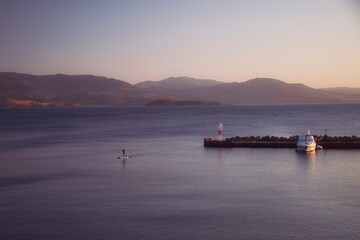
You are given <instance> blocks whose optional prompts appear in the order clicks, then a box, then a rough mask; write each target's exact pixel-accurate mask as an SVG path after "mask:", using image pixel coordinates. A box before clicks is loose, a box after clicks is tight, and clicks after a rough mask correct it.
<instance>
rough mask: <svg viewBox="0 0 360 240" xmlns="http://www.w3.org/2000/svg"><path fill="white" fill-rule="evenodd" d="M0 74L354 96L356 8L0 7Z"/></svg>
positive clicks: (325, 3)
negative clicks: (270, 85)
mask: <svg viewBox="0 0 360 240" xmlns="http://www.w3.org/2000/svg"><path fill="white" fill-rule="evenodd" d="M0 71H3V72H4V71H6V72H8V71H13V72H22V73H30V74H37V75H43V74H56V73H63V74H93V75H100V76H106V77H111V78H116V79H121V80H124V81H127V82H129V83H137V82H141V81H145V80H161V79H164V78H167V77H170V76H188V77H194V78H200V79H215V80H218V81H224V82H243V81H246V80H249V79H252V78H255V77H270V78H276V79H280V80H283V81H285V82H288V83H303V84H306V85H308V86H311V87H315V88H322V87H360V1H359V0H302V1H291V0H248V1H245V0H244V1H241V0H238V1H235V0H142V1H141V0H127V1H126V0H123V1H121V0H117V1H111V0H107V1H101V0H98V1H92V0H60V1H57V0H22V1H19V0H0Z"/></svg>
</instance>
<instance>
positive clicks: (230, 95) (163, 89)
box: [0, 72, 360, 107]
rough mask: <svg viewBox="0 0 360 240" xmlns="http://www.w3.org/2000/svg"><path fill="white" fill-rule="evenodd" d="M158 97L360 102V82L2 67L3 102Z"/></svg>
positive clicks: (118, 101)
mask: <svg viewBox="0 0 360 240" xmlns="http://www.w3.org/2000/svg"><path fill="white" fill-rule="evenodd" d="M157 99H176V100H177V101H189V102H191V103H192V104H194V103H197V102H198V103H199V104H203V103H204V102H209V101H210V102H219V103H221V104H300V103H355V102H357V103H359V102H360V91H359V89H356V88H327V89H315V88H311V87H308V86H305V85H304V84H289V83H286V82H283V81H280V80H277V79H271V78H255V79H251V80H248V81H246V82H233V83H225V82H221V81H216V80H211V79H195V78H189V77H170V78H167V79H164V80H161V81H145V82H142V83H138V84H135V85H132V84H130V83H127V82H125V81H121V80H117V79H113V78H106V77H101V76H93V75H64V74H55V75H42V76H38V75H30V74H21V73H14V72H0V106H1V107H8V106H80V107H81V106H124V105H145V104H146V103H149V102H153V101H156V100H157ZM157 102H165V103H166V101H157ZM166 104H168V103H166ZM166 104H165V105H166Z"/></svg>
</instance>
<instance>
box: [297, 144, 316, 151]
mask: <svg viewBox="0 0 360 240" xmlns="http://www.w3.org/2000/svg"><path fill="white" fill-rule="evenodd" d="M296 150H297V151H301V152H313V151H315V150H316V144H311V145H299V144H298V145H297V149H296Z"/></svg>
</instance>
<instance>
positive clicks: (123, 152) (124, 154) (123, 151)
mask: <svg viewBox="0 0 360 240" xmlns="http://www.w3.org/2000/svg"><path fill="white" fill-rule="evenodd" d="M121 151H122V154H123V157H125V156H126V153H125V149H122V150H121Z"/></svg>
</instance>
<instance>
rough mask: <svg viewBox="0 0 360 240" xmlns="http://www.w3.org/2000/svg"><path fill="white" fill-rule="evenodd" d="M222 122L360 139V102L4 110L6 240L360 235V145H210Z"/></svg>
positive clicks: (0, 168) (0, 193)
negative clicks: (302, 148) (310, 150)
mask: <svg viewBox="0 0 360 240" xmlns="http://www.w3.org/2000/svg"><path fill="white" fill-rule="evenodd" d="M218 121H222V123H223V125H224V137H232V136H236V135H238V136H246V135H256V136H257V135H276V136H291V135H296V134H301V133H304V132H305V131H306V130H307V129H311V131H312V133H313V134H317V135H322V134H324V129H327V133H328V135H359V136H360V105H282V106H213V107H173V108H171V107H124V108H53V109H52V108H50V109H1V110H0V136H1V137H0V239H4V240H12V239H51V240H56V239H64V240H65V239H66V240H68V239H86V240H92V239H216V240H217V239H360V151H359V150H323V151H319V152H317V153H316V154H302V153H296V152H295V150H294V149H247V148H234V149H208V148H204V147H203V138H204V137H216V134H217V123H218ZM122 148H125V149H126V150H127V154H129V155H131V158H130V159H128V160H127V161H125V162H124V161H122V160H118V159H117V156H118V154H119V153H120V152H121V149H122Z"/></svg>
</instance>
